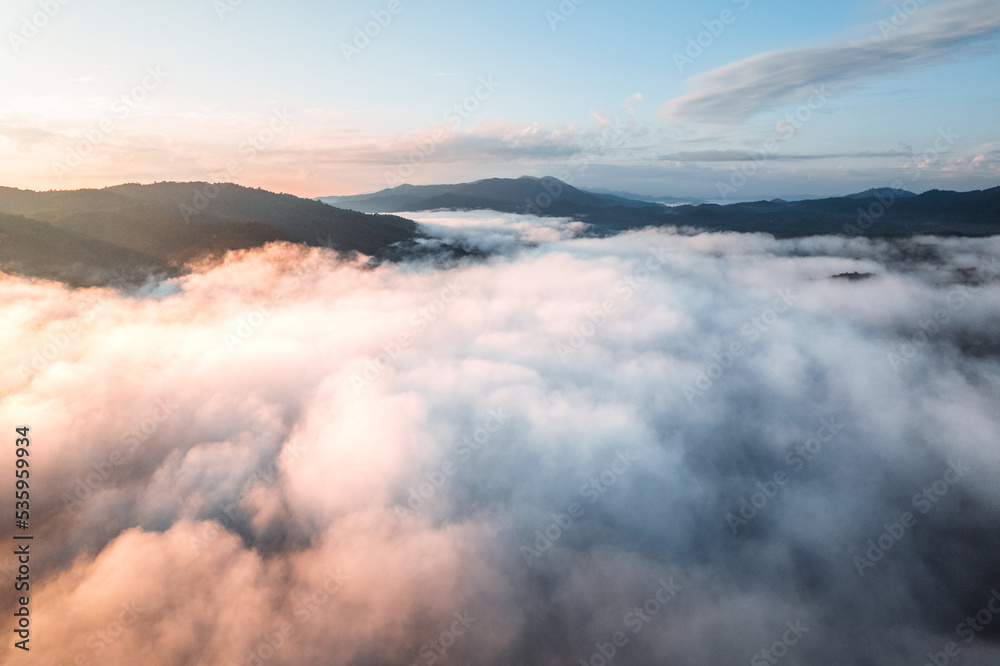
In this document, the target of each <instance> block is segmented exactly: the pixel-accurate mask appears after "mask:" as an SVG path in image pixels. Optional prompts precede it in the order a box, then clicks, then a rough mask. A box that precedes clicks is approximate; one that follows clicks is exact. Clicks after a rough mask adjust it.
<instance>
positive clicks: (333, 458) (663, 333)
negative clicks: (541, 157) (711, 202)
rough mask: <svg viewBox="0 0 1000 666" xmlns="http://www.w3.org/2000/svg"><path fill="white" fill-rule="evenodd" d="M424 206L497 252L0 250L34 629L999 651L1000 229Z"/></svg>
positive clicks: (264, 660)
mask: <svg viewBox="0 0 1000 666" xmlns="http://www.w3.org/2000/svg"><path fill="white" fill-rule="evenodd" d="M425 221H426V222H427V223H428V224H433V225H436V226H435V230H436V231H438V232H442V233H444V232H447V233H449V234H451V238H450V240H452V241H453V242H455V241H460V242H461V243H463V244H464V245H465V247H466V248H467V249H474V250H475V249H478V250H487V249H488V250H493V251H498V252H501V254H497V255H495V256H493V257H492V258H490V259H485V260H483V259H480V260H476V261H472V260H469V261H460V262H451V263H449V264H447V265H445V266H441V265H433V264H429V263H411V264H399V265H391V266H390V265H386V266H381V267H378V268H371V267H370V266H368V265H367V264H366V263H365V262H364V261H363V260H358V261H355V262H345V261H342V260H340V259H338V258H337V257H336V256H335V255H333V254H332V253H330V252H327V251H325V250H322V249H305V248H301V247H295V246H289V245H274V246H270V247H268V248H265V249H263V250H259V251H254V252H244V253H238V254H233V255H230V256H229V257H228V258H227V259H226V261H225V262H224V263H220V264H215V265H206V266H203V267H200V268H199V269H198V270H197V271H196V272H195V273H193V274H192V275H190V276H188V277H186V278H183V279H179V280H175V281H171V282H168V283H163V284H155V285H150V286H148V287H147V288H146V289H145V290H144V291H142V292H141V293H138V294H128V295H125V294H117V293H114V292H110V291H103V290H94V289H91V290H83V291H70V290H67V289H65V288H63V287H61V286H58V285H54V284H49V283H38V282H28V281H25V280H22V279H19V278H15V277H9V276H7V277H3V278H2V281H0V308H2V310H0V312H2V314H3V318H2V322H3V323H2V326H0V343H2V344H0V360H2V362H0V395H2V396H4V397H3V398H0V423H3V424H5V427H7V428H9V429H11V430H12V429H13V425H14V424H18V425H20V424H23V423H27V424H29V425H31V427H32V430H31V433H32V435H33V444H32V447H33V449H32V456H33V457H32V469H33V470H38V471H37V472H36V475H35V476H33V484H34V486H33V487H34V489H35V494H33V496H32V497H33V507H32V508H33V513H32V519H33V524H34V531H35V537H36V543H37V544H38V546H39V547H38V550H37V554H36V556H35V559H34V560H33V569H32V575H33V580H32V590H31V594H32V599H31V608H32V613H33V622H34V624H33V626H34V627H35V634H34V638H33V643H32V647H33V650H32V655H31V656H32V659H33V660H36V661H32V663H46V664H63V663H67V664H68V663H94V664H96V663H100V664H107V665H110V666H114V665H117V664H123V665H124V664H133V663H147V664H178V665H180V664H240V665H242V664H254V665H256V666H259V665H260V664H289V665H291V664H295V665H304V664H305V665H308V664H316V665H319V664H357V665H362V664H364V665H368V664H371V665H374V664H400V665H409V664H428V665H431V664H434V663H442V664H447V663H452V664H464V663H479V664H540V665H541V664H545V665H548V664H552V665H555V664H577V663H580V660H583V661H584V663H592V664H598V663H603V662H602V661H601V660H602V659H607V654H608V652H609V651H614V653H615V657H614V659H615V660H617V663H622V664H649V663H677V664H709V663H748V662H752V661H753V660H754V659H755V658H763V657H760V654H761V651H762V650H764V649H768V650H773V652H772V654H779V653H781V654H782V655H784V656H783V658H782V661H781V663H787V664H813V665H816V664H820V665H822V664H863V663H904V662H905V663H923V661H921V660H926V654H927V653H928V652H932V653H933V652H940V651H943V650H944V649H945V646H946V644H947V643H948V642H955V643H956V644H957V645H959V646H960V648H961V653H962V655H963V656H964V658H966V659H968V660H969V663H973V662H974V660H975V659H977V658H978V659H981V660H984V661H983V663H986V660H996V659H997V658H998V656H1000V645H998V642H997V639H998V636H1000V632H998V629H1000V618H997V619H996V621H995V622H993V623H992V624H989V625H987V626H984V627H983V628H982V629H983V630H982V631H981V632H975V631H973V632H972V640H971V641H970V642H968V643H966V642H965V639H964V636H960V635H959V634H958V633H957V631H958V629H959V625H960V623H963V622H964V621H965V619H966V617H974V616H975V614H976V613H977V611H979V610H980V609H982V608H984V607H985V606H986V604H987V603H988V601H989V599H990V595H991V591H992V590H993V589H994V588H997V586H1000V566H998V565H997V563H996V559H995V557H994V554H995V553H996V552H997V548H998V547H1000V536H998V534H997V531H996V529H995V525H996V523H997V520H998V519H1000V490H998V487H997V484H996V482H995V479H996V478H997V473H998V472H1000V452H998V450H997V441H1000V437H998V436H1000V420H998V417H997V412H996V404H997V401H998V398H1000V372H998V370H1000V367H998V358H1000V346H998V345H997V341H996V336H995V331H996V329H997V324H998V323H1000V265H998V263H997V258H998V256H1000V254H998V253H1000V237H996V238H992V239H978V240H965V239H932V238H918V239H914V240H912V241H906V242H896V243H887V242H884V241H874V240H869V239H865V238H855V239H851V240H846V239H840V238H812V239H802V240H795V241H775V240H774V239H772V238H770V237H768V236H762V235H739V234H705V235H697V236H686V235H681V234H677V233H674V232H671V231H646V232H641V233H634V234H627V235H623V236H619V237H615V238H610V239H582V238H574V237H573V236H574V234H573V230H574V227H573V226H572V225H570V224H569V223H568V222H566V221H551V220H549V221H545V222H544V226H543V225H537V226H535V227H532V226H531V221H530V219H528V218H525V217H522V216H510V217H498V216H496V215H483V216H478V217H474V218H469V219H464V220H463V219H457V218H456V216H444V215H440V214H439V215H430V216H428V218H427V220H425ZM845 274H857V275H856V276H854V277H855V279H847V278H833V277H832V276H835V275H845ZM866 274H870V277H867V278H866V279H857V278H860V277H861V276H863V275H866ZM5 460H7V462H8V464H10V465H12V462H11V461H12V458H11V455H10V453H9V452H8V454H7V455H6V457H5ZM956 470H958V471H956ZM942 484H943V485H942ZM942 488H943V492H938V491H941V490H942ZM925 489H926V492H928V493H930V494H929V495H927V494H925ZM922 494H923V495H922ZM915 496H917V497H915ZM921 497H923V499H922V500H921V499H920V498H921ZM4 502H5V504H4V506H6V502H8V500H4ZM925 508H926V511H924V509H925ZM906 513H909V514H911V519H910V520H907V519H905V518H904V517H903V516H904V514H906ZM904 523H905V526H904ZM886 535H888V536H886ZM10 536H11V535H10V526H9V525H8V524H7V523H6V522H5V523H4V524H3V525H2V528H0V538H4V539H7V540H8V542H10V541H9V539H10ZM887 539H888V541H887ZM870 540H871V542H872V544H873V545H870V544H869V541H870ZM880 544H882V545H886V544H889V547H888V548H886V549H884V550H883V549H882V548H881V547H880ZM11 565H12V558H11V557H10V556H6V555H5V556H0V577H2V578H3V580H4V581H5V582H4V583H3V585H4V589H9V587H10V586H9V581H10V580H11V571H12V569H11ZM5 598H6V597H5ZM7 617H8V618H9V617H10V616H9V614H8V615H7ZM789 627H792V628H791V629H790V628H789ZM11 628H12V623H11V622H10V620H9V619H7V620H5V621H4V623H3V629H4V631H5V633H6V634H7V635H10V631H9V630H10V629H11ZM619 632H620V633H619ZM616 637H617V638H616ZM616 640H617V645H616V642H615V641H616ZM793 641H794V642H793ZM0 654H2V660H3V661H4V662H5V663H7V662H11V663H21V661H19V660H20V659H22V656H21V655H19V654H16V653H15V652H14V650H13V649H12V647H11V645H10V641H5V643H4V644H3V645H2V647H0ZM602 655H603V656H602ZM74 660H76V661H74ZM759 663H767V662H766V660H765V661H764V662H759Z"/></svg>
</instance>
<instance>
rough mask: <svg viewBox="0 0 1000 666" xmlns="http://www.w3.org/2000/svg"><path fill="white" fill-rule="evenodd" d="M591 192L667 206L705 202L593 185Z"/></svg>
mask: <svg viewBox="0 0 1000 666" xmlns="http://www.w3.org/2000/svg"><path fill="white" fill-rule="evenodd" d="M587 192H590V193H591V194H596V195H598V196H602V195H603V196H612V197H618V198H619V199H630V200H632V201H640V202H645V203H660V204H664V205H666V206H679V205H683V204H691V205H693V206H694V205H698V204H700V203H705V200H704V199H696V198H695V197H667V196H659V197H657V196H652V195H649V194H636V193H635V192H623V191H621V190H606V189H604V188H601V187H592V188H589V189H588V190H587Z"/></svg>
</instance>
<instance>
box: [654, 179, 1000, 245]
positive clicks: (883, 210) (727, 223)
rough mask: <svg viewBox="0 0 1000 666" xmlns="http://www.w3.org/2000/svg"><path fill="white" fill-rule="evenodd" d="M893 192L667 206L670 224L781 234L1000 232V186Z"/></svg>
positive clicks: (984, 234) (958, 233)
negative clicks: (800, 199) (961, 189)
mask: <svg viewBox="0 0 1000 666" xmlns="http://www.w3.org/2000/svg"><path fill="white" fill-rule="evenodd" d="M888 192H889V191H888V190H869V191H868V192H862V193H860V194H858V195H852V196H847V197H834V198H828V199H815V200H808V201H795V202H789V201H780V200H775V201H757V202H752V203H738V204H729V205H725V206H724V205H718V204H703V205H701V206H681V207H679V208H671V209H668V218H667V222H666V224H670V225H676V226H679V227H691V228H694V229H700V230H708V231H740V232H764V233H769V234H772V235H774V236H776V237H778V238H794V237H801V236H812V235H822V234H839V235H848V236H854V235H868V236H876V237H892V236H911V235H915V234H936V235H958V236H991V235H995V234H1000V187H994V188H992V189H989V190H980V191H975V192H947V191H941V190H931V191H929V192H924V193H923V194H912V193H905V192H904V193H902V194H900V195H893V196H888ZM899 192H903V191H899ZM907 194H912V196H906V195H907ZM879 195H882V196H881V198H879Z"/></svg>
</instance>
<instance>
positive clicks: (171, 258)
mask: <svg viewBox="0 0 1000 666" xmlns="http://www.w3.org/2000/svg"><path fill="white" fill-rule="evenodd" d="M626 194H628V193H627V192H608V191H599V192H588V191H584V190H581V189H578V188H575V187H573V186H571V185H569V184H567V183H564V182H562V181H559V180H556V179H554V178H541V179H540V178H531V177H523V178H517V179H503V178H491V179H487V180H480V181H477V182H474V183H463V184H459V185H430V186H415V185H401V186H399V187H395V188H392V189H389V190H383V191H381V192H375V193H373V194H366V195H359V196H354V197H324V198H322V199H321V200H319V201H317V200H311V199H301V198H299V197H294V196H291V195H288V194H274V193H272V192H267V191H264V190H261V189H251V188H246V187H241V186H239V185H212V184H207V183H156V184H153V185H136V184H128V185H119V186H117V187H109V188H105V189H101V190H75V191H50V192H32V191H27V190H16V189H11V188H0V270H3V271H6V272H10V273H19V274H23V275H28V276H35V277H41V278H48V279H56V280H60V281H63V282H65V283H67V284H70V285H74V286H88V285H107V284H123V283H124V284H136V283H141V282H143V281H145V280H146V279H148V278H149V277H150V276H151V275H164V276H170V275H178V274H180V273H181V272H182V271H183V270H184V264H185V263H186V262H189V261H191V260H193V259H197V258H200V257H204V256H206V255H219V254H222V253H224V252H226V251H229V250H238V249H246V248H252V247H259V246H261V245H264V244H266V243H269V242H272V241H288V242H293V243H304V244H306V245H312V246H326V247H330V248H333V249H336V250H337V251H340V252H342V253H348V254H349V253H353V252H362V253H364V254H367V255H370V256H374V257H377V258H379V259H380V260H389V261H391V260H395V259H403V258H406V257H411V256H415V253H419V252H424V253H426V252H428V251H431V250H428V249H427V248H428V247H432V248H433V247H441V246H442V245H443V246H444V247H449V246H448V244H447V243H444V244H438V245H436V246H435V245H431V246H428V245H426V244H421V243H419V242H418V241H419V240H420V239H421V238H423V237H425V235H424V234H423V233H422V232H421V231H420V228H419V226H418V225H417V224H416V223H414V222H412V221H411V220H408V219H405V218H404V217H399V216H397V215H391V214H386V213H407V212H419V211H429V210H437V209H449V210H492V211H499V212H507V213H529V214H534V215H541V216H550V217H551V216H555V217H567V218H572V219H575V220H580V221H583V222H585V223H587V224H588V225H589V227H588V229H589V232H590V233H591V234H593V235H597V236H600V235H609V234H614V233H618V232H621V231H625V230H629V229H637V228H642V227H648V226H675V227H680V228H689V229H693V230H709V231H740V232H765V233H770V234H773V235H774V236H776V237H779V238H791V237H800V236H810V235H818V234H840V235H858V234H866V235H870V236H906V235H913V234H918V233H920V234H941V235H966V236H987V235H994V234H1000V187H996V188H992V189H989V190H982V191H978V192H961V193H960V192H946V191H940V190H932V191H930V192H925V193H923V194H919V195H917V194H914V193H912V192H906V191H904V190H890V189H872V190H867V191H865V192H860V193H858V194H854V195H850V196H846V197H834V198H827V199H811V200H800V201H786V200H781V199H775V200H772V201H758V202H752V203H735V204H729V205H719V204H711V203H691V202H689V203H683V202H681V200H677V201H667V199H669V198H668V197H661V198H658V199H657V200H655V201H649V200H640V199H634V198H630V197H629V196H623V195H626ZM328 204H332V205H328ZM665 204H666V205H665ZM347 209H350V210H347ZM433 251H436V250H433ZM451 251H452V252H453V253H454V254H455V255H461V254H464V250H462V249H461V248H457V247H455V248H452V250H451Z"/></svg>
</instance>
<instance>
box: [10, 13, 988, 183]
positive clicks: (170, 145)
mask: <svg viewBox="0 0 1000 666" xmlns="http://www.w3.org/2000/svg"><path fill="white" fill-rule="evenodd" d="M63 2H65V4H63V3H62V2H60V0H7V2H5V3H4V5H3V8H2V9H0V28H2V29H3V32H4V35H5V39H4V43H3V45H2V47H0V85H2V89H3V90H4V95H3V97H2V98H0V158H2V159H0V184H3V185H8V186H16V187H26V188H32V189H49V188H71V187H92V186H105V185H111V184H116V183H119V182H126V181H138V182H152V181H158V180H205V179H209V180H233V181H235V182H240V183H242V184H246V185H253V186H261V187H265V188H269V189H275V190H280V191H286V192H292V193H294V194H299V195H303V196H319V195H330V194H350V193H356V192H362V191H373V190H378V189H381V188H383V187H386V186H388V185H392V184H396V183H398V182H402V181H406V182H413V183H419V184H427V183H437V182H458V181H465V180H473V179H477V178H484V177H490V176H518V175H523V174H531V175H549V174H552V175H557V176H558V175H560V174H562V175H563V176H564V177H565V179H567V180H570V181H571V182H572V183H573V184H575V185H578V186H582V187H606V188H609V189H624V190H632V191H638V192H641V193H647V194H673V195H677V196H701V197H706V198H718V196H719V193H720V184H723V188H724V186H725V184H730V183H734V182H739V183H740V186H739V187H738V188H736V190H737V191H735V192H730V193H729V196H731V197H732V198H733V199H744V198H759V197H762V196H780V195H792V194H838V193H847V192H851V191H857V190H860V189H866V188H868V187H871V186H875V185H886V184H889V183H890V182H893V181H897V182H901V183H902V184H903V185H904V186H906V187H907V188H908V189H913V190H916V191H924V190H927V189H930V188H933V187H940V188H948V189H958V190H968V189H979V188H983V187H991V186H995V185H997V184H1000V131H998V128H1000V85H998V84H1000V74H998V72H1000V48H998V46H1000V37H998V32H1000V4H998V3H997V2H995V0H942V1H934V0H926V1H925V2H923V3H921V2H920V1H919V0H909V2H908V3H890V2H883V1H881V0H866V1H861V0H848V1H839V2H836V3H802V2H798V3H795V2H790V1H777V0H776V1H772V2H764V1H762V0H739V1H738V2H734V1H732V0H719V1H716V2H705V3H698V4H693V3H682V2H638V1H618V2H614V3H612V2H608V1H602V0H586V1H585V2H582V3H581V4H579V5H577V4H575V2H574V1H573V0H565V2H563V3H562V4H560V2H558V1H556V0H552V1H548V2H546V1H536V2H529V1H527V0H511V1H508V2H502V3H501V2H487V3H468V2H457V1H454V0H439V1H437V2H433V3H431V2H427V1H426V0H398V2H397V3H392V2H390V1H389V0H375V1H365V2H353V3H343V2H335V3H327V2H314V1H307V0H297V1H294V0H293V1H285V2H280V3H279V2H274V1H272V0H242V2H239V0H176V1H174V2H171V3H155V4H152V3H141V4H140V3H135V2H126V1H125V0H105V1H104V2H101V3H86V2H82V0H63ZM237 3H239V4H237ZM46 8H47V11H48V14H50V15H51V16H48V15H46V14H45V11H46ZM897 8H898V10H897ZM392 9H395V10H396V11H395V13H393V12H392V11H391V10H392ZM900 11H902V13H900ZM373 12H374V13H375V15H374V16H373ZM894 15H895V21H896V22H895V23H892V20H893V17H894ZM378 17H381V19H382V22H383V23H384V24H385V25H379V26H376V25H375V24H373V23H371V22H372V21H374V20H375V19H376V18H378ZM390 19H391V20H390ZM904 19H905V20H904ZM706 21H707V22H709V25H708V26H706V25H705V22H706ZM880 22H881V25H880ZM366 27H367V28H368V30H369V32H370V33H372V34H375V36H374V37H371V39H370V43H367V44H366V43H365V41H357V42H356V41H355V38H356V36H357V31H358V30H359V29H360V30H362V31H363V30H365V28H366ZM33 28H35V29H34V30H33ZM712 28H714V31H715V33H717V34H711V29H712ZM376 33H377V34H376ZM699 39H700V40H701V43H702V46H700V47H699V48H700V49H701V51H700V52H698V51H697V50H691V51H689V52H688V51H687V50H688V48H689V46H690V42H689V40H695V41H697V40H699ZM345 44H346V45H349V46H351V47H353V48H354V49H356V50H353V51H352V50H351V49H350V48H348V49H347V51H348V52H347V53H346V54H345V48H344V46H345ZM359 47H360V48H359ZM675 54H681V55H683V56H684V57H689V56H690V58H689V60H688V61H684V62H680V64H679V56H677V55H675ZM151 71H152V72H159V75H158V76H153V77H150V74H149V72H151ZM482 81H490V82H492V83H491V84H490V85H488V86H484V84H483V83H482ZM137 88H138V89H137ZM814 90H821V91H822V98H820V97H815V96H814V92H813V91H814ZM477 91H478V92H479V97H478V98H476V97H475V95H476V93H477ZM123 95H126V96H127V99H126V100H125V106H122V104H123V102H122V100H121V98H122V96H123ZM470 96H471V97H470ZM810 100H812V104H813V107H812V108H808V107H805V108H806V111H805V112H803V111H801V110H802V108H804V107H803V105H804V104H808V103H809V102H810ZM463 103H464V104H465V106H466V108H465V110H464V112H462V116H459V115H456V113H455V112H454V111H449V110H450V109H453V107H454V106H455V105H456V104H463ZM123 109H127V112H126V111H124V110H123ZM796 110H799V111H800V121H798V122H796V123H795V126H794V127H789V126H788V125H787V124H786V125H781V124H780V123H782V122H783V119H784V118H786V116H787V114H788V113H790V112H792V113H794V112H795V111H796ZM276 112H277V113H278V114H279V117H280V118H282V119H283V120H282V121H281V122H279V123H276V122H275V120H274V119H275V115H274V114H275V113H276ZM460 117H461V122H460V123H459V122H458V121H457V119H458V118H460ZM802 119H804V120H802ZM435 130H437V131H435ZM942 131H943V132H945V133H946V135H947V136H949V137H952V138H951V139H950V141H949V143H948V145H947V146H943V145H942V144H941V143H940V142H939V147H944V148H945V149H944V150H940V151H939V150H933V151H932V152H927V151H928V150H930V149H931V148H932V147H933V145H934V142H935V140H936V138H937V137H938V136H940V134H939V133H940V132H942ZM774 139H777V140H778V145H777V149H774V150H767V149H766V148H765V145H767V143H768V141H769V140H774ZM248 143H249V144H252V147H248ZM772 143H773V141H772ZM772 148H773V145H772ZM755 151H756V152H757V154H758V160H757V162H752V163H748V162H747V161H746V160H747V159H749V155H750V154H752V153H754V152H755ZM760 151H764V153H766V159H760V157H759V156H760V154H761V152H760ZM748 164H749V165H748ZM741 168H742V169H743V172H744V175H747V174H749V175H747V177H746V178H745V179H742V178H740V177H739V176H736V174H737V173H738V171H739V170H740V169H741ZM734 176H736V177H735V179H734ZM744 180H745V182H744Z"/></svg>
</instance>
